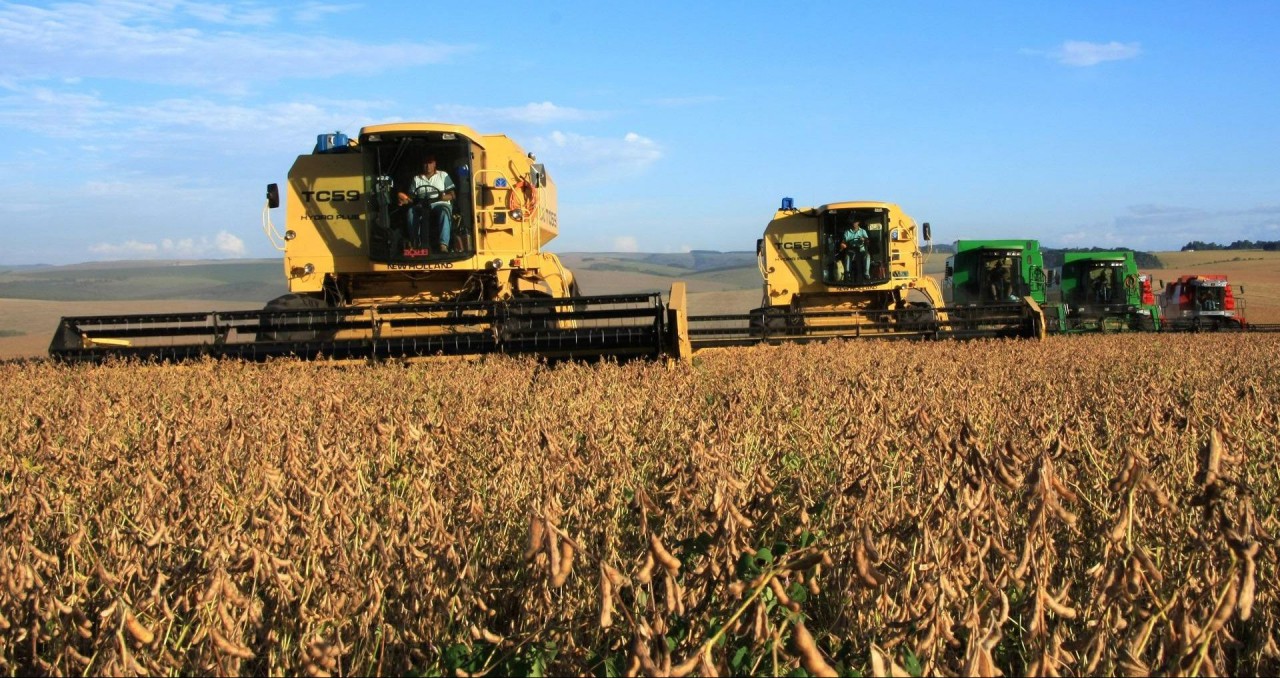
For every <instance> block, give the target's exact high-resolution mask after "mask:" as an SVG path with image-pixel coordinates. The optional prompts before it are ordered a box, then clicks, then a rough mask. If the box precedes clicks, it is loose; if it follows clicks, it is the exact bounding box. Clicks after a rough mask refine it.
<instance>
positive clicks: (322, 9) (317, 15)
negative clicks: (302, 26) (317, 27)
mask: <svg viewBox="0 0 1280 678" xmlns="http://www.w3.org/2000/svg"><path fill="white" fill-rule="evenodd" d="M360 8H361V5H359V4H356V3H346V4H337V3H330V2H303V3H299V4H298V5H296V6H295V7H294V8H293V19H294V21H297V22H299V23H314V22H317V21H321V20H324V19H327V18H328V17H329V15H331V14H342V13H344V12H354V11H357V10H359V9H360Z"/></svg>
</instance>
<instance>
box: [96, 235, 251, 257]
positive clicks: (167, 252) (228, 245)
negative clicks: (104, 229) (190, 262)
mask: <svg viewBox="0 0 1280 678" xmlns="http://www.w3.org/2000/svg"><path fill="white" fill-rule="evenodd" d="M89 251H90V252H91V253H93V254H96V255H98V256H101V257H106V258H110V259H169V258H182V259H208V258H237V257H243V256H244V255H245V253H246V251H247V250H246V248H245V245H244V241H243V240H241V239H240V238H239V237H237V236H235V235H232V234H231V233H228V232H226V231H221V232H219V233H218V234H217V235H216V236H214V237H213V238H212V239H210V238H180V239H171V238H165V239H163V240H160V241H159V242H143V241H140V240H126V241H124V242H119V243H110V242H102V243H97V244H94V245H90V246H89Z"/></svg>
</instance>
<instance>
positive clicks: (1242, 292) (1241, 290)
mask: <svg viewBox="0 0 1280 678" xmlns="http://www.w3.org/2000/svg"><path fill="white" fill-rule="evenodd" d="M1240 295H1241V296H1244V285H1241V286H1240Z"/></svg>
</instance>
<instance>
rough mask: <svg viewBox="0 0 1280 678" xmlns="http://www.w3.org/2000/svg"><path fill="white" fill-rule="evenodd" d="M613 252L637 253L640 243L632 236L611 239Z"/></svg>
mask: <svg viewBox="0 0 1280 678" xmlns="http://www.w3.org/2000/svg"><path fill="white" fill-rule="evenodd" d="M613 251H614V252H639V251H640V243H639V241H637V240H636V238H635V236H632V235H620V236H618V237H616V238H614V239H613Z"/></svg>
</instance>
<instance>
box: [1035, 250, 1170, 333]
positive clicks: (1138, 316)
mask: <svg viewBox="0 0 1280 678" xmlns="http://www.w3.org/2000/svg"><path fill="white" fill-rule="evenodd" d="M1051 277H1053V278H1055V282H1057V283H1058V284H1057V285H1056V288H1057V289H1056V294H1055V295H1052V296H1053V297H1056V298H1053V299H1052V300H1051V301H1050V303H1049V306H1048V307H1047V308H1046V312H1045V316H1046V318H1047V319H1048V322H1049V331H1050V332H1125V331H1130V330H1143V331H1148V332H1151V331H1158V330H1160V329H1161V318H1160V307H1159V306H1158V305H1157V304H1156V299H1155V294H1154V292H1153V291H1152V289H1151V276H1149V275H1143V274H1140V273H1138V263H1137V260H1136V259H1135V258H1134V255H1133V252H1068V253H1066V254H1065V255H1064V256H1063V261H1062V269H1061V273H1060V274H1059V275H1056V276H1051Z"/></svg>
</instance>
